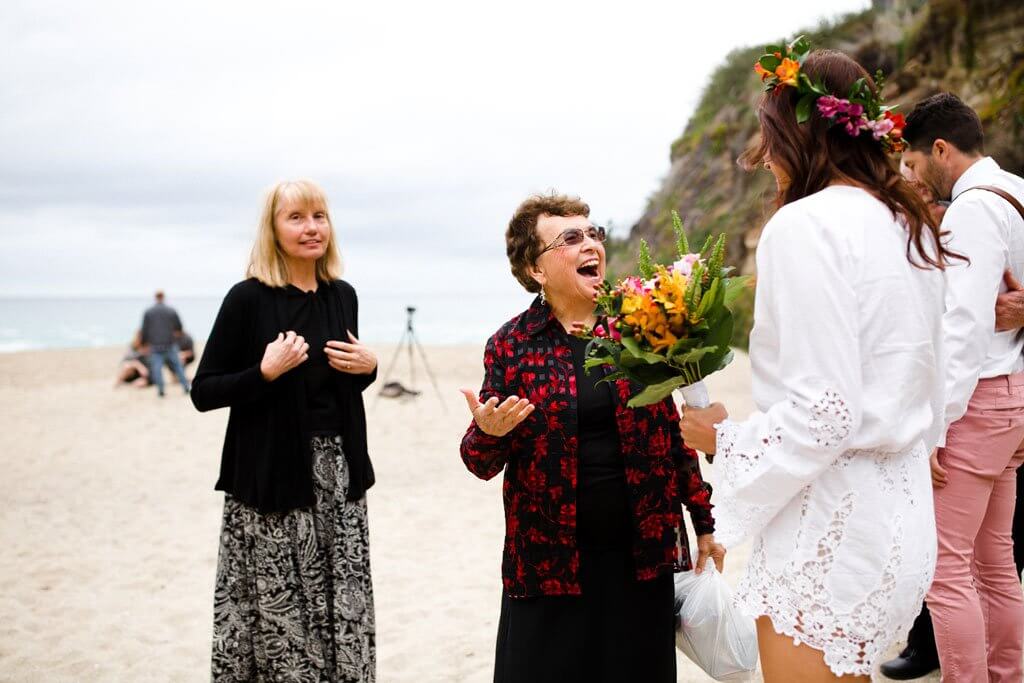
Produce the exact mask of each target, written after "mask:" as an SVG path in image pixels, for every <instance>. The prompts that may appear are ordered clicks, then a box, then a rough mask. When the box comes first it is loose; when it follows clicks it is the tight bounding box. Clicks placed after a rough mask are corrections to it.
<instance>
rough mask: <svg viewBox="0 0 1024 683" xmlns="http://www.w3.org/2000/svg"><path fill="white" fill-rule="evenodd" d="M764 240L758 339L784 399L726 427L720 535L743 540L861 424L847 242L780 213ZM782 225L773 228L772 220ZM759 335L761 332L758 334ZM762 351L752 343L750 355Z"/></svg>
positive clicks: (730, 541) (720, 454)
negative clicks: (761, 330)
mask: <svg viewBox="0 0 1024 683" xmlns="http://www.w3.org/2000/svg"><path fill="white" fill-rule="evenodd" d="M776 218H779V219H782V221H783V222H776ZM776 218H773V219H772V223H769V226H768V227H767V228H766V230H765V238H764V239H763V240H762V243H761V244H760V245H759V246H758V291H757V302H756V306H755V314H754V315H755V318H754V321H755V322H754V324H755V327H757V326H758V325H762V326H763V329H764V331H765V333H764V334H762V335H760V336H759V337H756V338H757V339H759V340H760V341H759V342H758V343H763V344H765V349H766V350H765V351H763V353H764V360H765V362H768V363H776V364H777V367H773V368H772V372H771V376H774V377H778V378H780V381H781V382H782V384H783V387H782V389H783V392H781V393H784V395H785V398H784V399H783V400H780V401H778V402H776V403H775V404H773V405H771V406H768V407H767V409H766V410H764V412H758V413H755V414H753V415H752V416H750V417H749V418H748V419H747V420H744V421H743V422H733V421H729V420H727V421H725V422H723V423H722V424H720V425H718V434H717V450H716V453H717V458H716V464H718V463H721V464H722V467H723V470H724V471H723V474H724V476H723V481H722V483H721V484H720V485H719V486H718V487H717V489H716V492H715V494H716V498H717V501H716V502H717V506H716V510H717V513H718V514H717V515H716V517H717V521H718V523H717V528H718V534H717V536H718V539H719V541H720V542H722V543H723V544H725V545H726V546H730V545H735V544H737V543H740V542H742V541H743V540H745V539H746V538H748V537H750V536H753V535H754V534H756V533H758V532H759V531H760V530H761V529H762V528H763V527H764V526H765V525H766V524H767V523H768V522H769V521H770V520H771V519H772V517H774V516H775V514H776V513H777V512H778V511H779V510H780V509H782V508H783V507H784V506H785V505H786V504H787V503H788V502H789V501H790V500H792V499H793V498H794V497H795V496H796V495H797V494H798V493H799V492H800V490H801V489H803V488H804V487H805V486H807V485H808V484H809V483H811V482H812V481H813V480H814V479H815V478H817V477H818V476H819V475H820V474H821V473H822V472H823V471H825V470H826V469H827V468H828V467H829V465H831V464H832V463H833V462H834V461H835V460H836V459H837V458H838V457H839V455H840V454H841V453H842V452H843V451H844V450H846V448H847V444H848V443H849V441H850V438H851V437H852V436H853V435H854V434H855V432H856V430H857V428H858V426H859V424H860V408H859V406H860V402H861V400H862V399H861V372H860V354H859V345H858V336H859V335H858V320H857V300H856V293H855V288H854V286H853V285H852V284H851V279H852V278H851V276H850V274H849V272H847V268H848V267H849V263H850V260H851V259H850V258H849V257H848V255H847V254H846V253H845V249H844V245H843V243H842V242H841V239H840V238H839V237H838V236H837V233H836V232H834V231H827V230H824V229H821V228H819V227H818V226H815V225H811V224H809V222H808V221H801V222H797V221H793V220H792V218H788V219H787V218H786V217H785V216H784V212H780V213H779V214H777V215H776ZM773 223H774V225H773ZM752 339H755V337H752ZM758 353H762V351H760V350H759V349H758V348H757V346H754V345H753V342H752V347H751V355H752V356H754V355H756V354H758Z"/></svg>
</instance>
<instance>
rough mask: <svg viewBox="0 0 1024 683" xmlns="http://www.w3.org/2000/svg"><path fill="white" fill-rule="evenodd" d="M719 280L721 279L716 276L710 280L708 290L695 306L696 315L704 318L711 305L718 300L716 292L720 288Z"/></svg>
mask: <svg viewBox="0 0 1024 683" xmlns="http://www.w3.org/2000/svg"><path fill="white" fill-rule="evenodd" d="M721 282H722V281H721V280H720V279H719V278H717V277H716V278H715V279H713V280H712V281H711V286H710V287H708V291H707V292H705V293H704V295H703V296H702V297H701V300H700V304H698V306H697V316H698V317H700V318H706V317H707V315H708V312H709V311H710V309H711V307H712V306H714V305H715V304H716V303H717V302H718V292H719V290H720V289H721V287H720V283H721Z"/></svg>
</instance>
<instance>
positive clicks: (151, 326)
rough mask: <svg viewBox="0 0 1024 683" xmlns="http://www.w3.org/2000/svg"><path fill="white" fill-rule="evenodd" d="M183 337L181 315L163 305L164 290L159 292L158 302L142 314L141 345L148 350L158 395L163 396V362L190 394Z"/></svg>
mask: <svg viewBox="0 0 1024 683" xmlns="http://www.w3.org/2000/svg"><path fill="white" fill-rule="evenodd" d="M180 338H181V318H179V317H178V312H177V311H175V310H174V309H173V308H171V307H170V306H168V305H167V304H165V303H164V293H163V291H160V290H157V292H156V303H154V304H153V305H152V306H150V307H149V308H147V309H146V312H145V313H143V315H142V346H143V347H144V348H146V349H148V351H149V375H150V378H151V379H152V381H153V383H154V384H156V393H157V395H159V396H161V397H162V396H163V395H164V363H167V365H168V366H170V368H171V370H172V371H173V372H174V375H175V377H177V378H178V382H180V383H181V386H182V388H183V389H184V390H185V393H186V394H187V393H188V391H189V383H188V378H187V377H186V376H185V368H184V366H182V364H181V354H180V352H179V350H178V340H179V339H180Z"/></svg>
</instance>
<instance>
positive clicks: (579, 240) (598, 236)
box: [537, 225, 608, 258]
mask: <svg viewBox="0 0 1024 683" xmlns="http://www.w3.org/2000/svg"><path fill="white" fill-rule="evenodd" d="M607 236H608V232H607V231H606V230H605V229H604V228H602V227H601V226H599V225H591V226H590V227H589V228H586V229H584V228H569V229H568V230H565V231H563V232H562V234H561V235H559V236H558V237H556V238H555V239H554V241H553V242H552V243H551V244H549V245H548V246H546V247H544V248H543V249H541V250H540V254H537V258H540V257H541V254H544V253H546V252H549V251H551V250H552V249H558V248H560V247H575V246H576V245H578V244H583V240H584V239H585V238H587V237H589V238H590V239H592V240H594V241H595V242H604V241H605V238H606V237H607Z"/></svg>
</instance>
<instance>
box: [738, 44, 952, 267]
mask: <svg viewBox="0 0 1024 683" xmlns="http://www.w3.org/2000/svg"><path fill="white" fill-rule="evenodd" d="M800 71H801V72H802V73H805V74H807V75H808V76H809V77H810V78H811V80H812V81H814V82H817V81H818V80H819V79H821V81H822V82H823V84H824V85H825V88H826V89H827V90H828V91H829V92H831V93H833V94H835V95H836V96H837V97H843V96H845V95H846V93H847V92H849V90H850V86H852V85H853V84H854V83H855V82H856V81H857V79H860V78H864V79H866V81H867V83H868V87H870V88H871V90H872V91H875V90H876V86H875V82H874V80H872V78H871V76H870V75H869V74H868V73H867V71H865V70H864V67H862V66H861V65H860V64H858V63H857V62H856V61H854V60H853V59H851V58H850V57H849V56H847V55H845V54H843V53H842V52H837V51H835V50H815V51H814V52H812V53H811V54H809V55H808V56H807V59H805V60H804V62H803V63H802V64H801V65H800ZM796 103H797V95H796V89H795V88H780V89H776V90H774V91H771V92H766V93H765V94H764V96H763V97H762V99H761V103H760V105H759V106H758V110H757V114H758V119H759V120H760V122H761V141H760V143H759V144H758V145H757V146H756V147H754V148H752V149H749V150H748V151H747V152H745V153H744V154H743V156H742V157H740V163H741V164H742V165H743V166H744V167H745V168H747V169H748V170H750V169H753V168H754V167H756V166H757V165H759V164H761V163H762V162H763V161H765V160H768V159H770V160H771V163H772V164H778V165H779V166H780V168H781V170H783V171H785V172H786V174H787V175H788V176H789V178H790V180H791V182H790V184H789V186H788V187H786V188H785V189H780V191H779V194H778V195H777V197H776V200H777V202H778V204H779V206H782V205H784V204H789V203H790V202H794V201H796V200H798V199H801V198H803V197H807V196H809V195H812V194H814V193H815V192H818V191H820V190H823V189H824V188H826V187H827V186H829V185H830V184H832V183H834V182H837V181H838V182H843V183H850V184H853V185H856V186H859V187H862V188H863V189H865V190H867V191H868V192H870V193H871V194H872V195H874V196H875V197H877V198H878V199H879V201H881V202H882V203H884V204H885V205H886V206H887V207H889V210H890V211H892V213H893V216H894V217H899V216H901V217H902V218H903V219H904V222H905V224H906V227H907V232H908V237H907V259H908V260H909V261H910V262H911V263H912V264H914V265H915V266H918V267H921V268H927V267H928V266H931V267H934V268H938V269H940V270H943V269H945V266H946V265H947V264H948V263H949V261H950V259H953V258H963V257H962V256H960V255H959V254H956V253H954V252H951V251H949V250H947V249H946V248H945V246H944V245H943V243H942V237H943V235H944V234H945V233H943V232H941V231H940V229H939V225H938V222H936V220H935V219H934V218H933V217H932V215H931V212H930V211H929V210H928V206H927V205H926V204H925V202H924V199H922V198H921V196H920V195H919V194H918V193H917V191H916V190H914V188H912V187H911V186H910V184H909V183H908V182H907V181H906V180H905V179H904V178H903V175H902V174H901V173H900V171H899V168H898V166H897V164H896V162H895V161H894V160H893V159H892V158H890V157H889V156H888V155H887V154H886V153H885V152H884V151H883V150H882V146H881V144H879V142H878V141H876V140H875V139H874V138H873V137H872V136H871V132H870V131H862V132H861V134H860V135H859V136H858V137H851V136H850V135H849V134H847V132H846V131H845V130H844V128H843V126H841V125H836V126H831V125H830V121H829V120H828V119H827V118H825V117H823V116H822V115H821V114H819V113H818V112H817V110H816V108H815V107H812V110H814V111H812V112H811V117H810V119H809V120H808V121H807V122H806V123H803V124H800V123H797V120H796ZM911 249H913V251H914V252H916V255H917V257H918V258H919V259H920V261H923V262H924V263H923V264H921V263H919V262H917V261H916V260H915V259H914V257H913V255H912V254H911Z"/></svg>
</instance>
